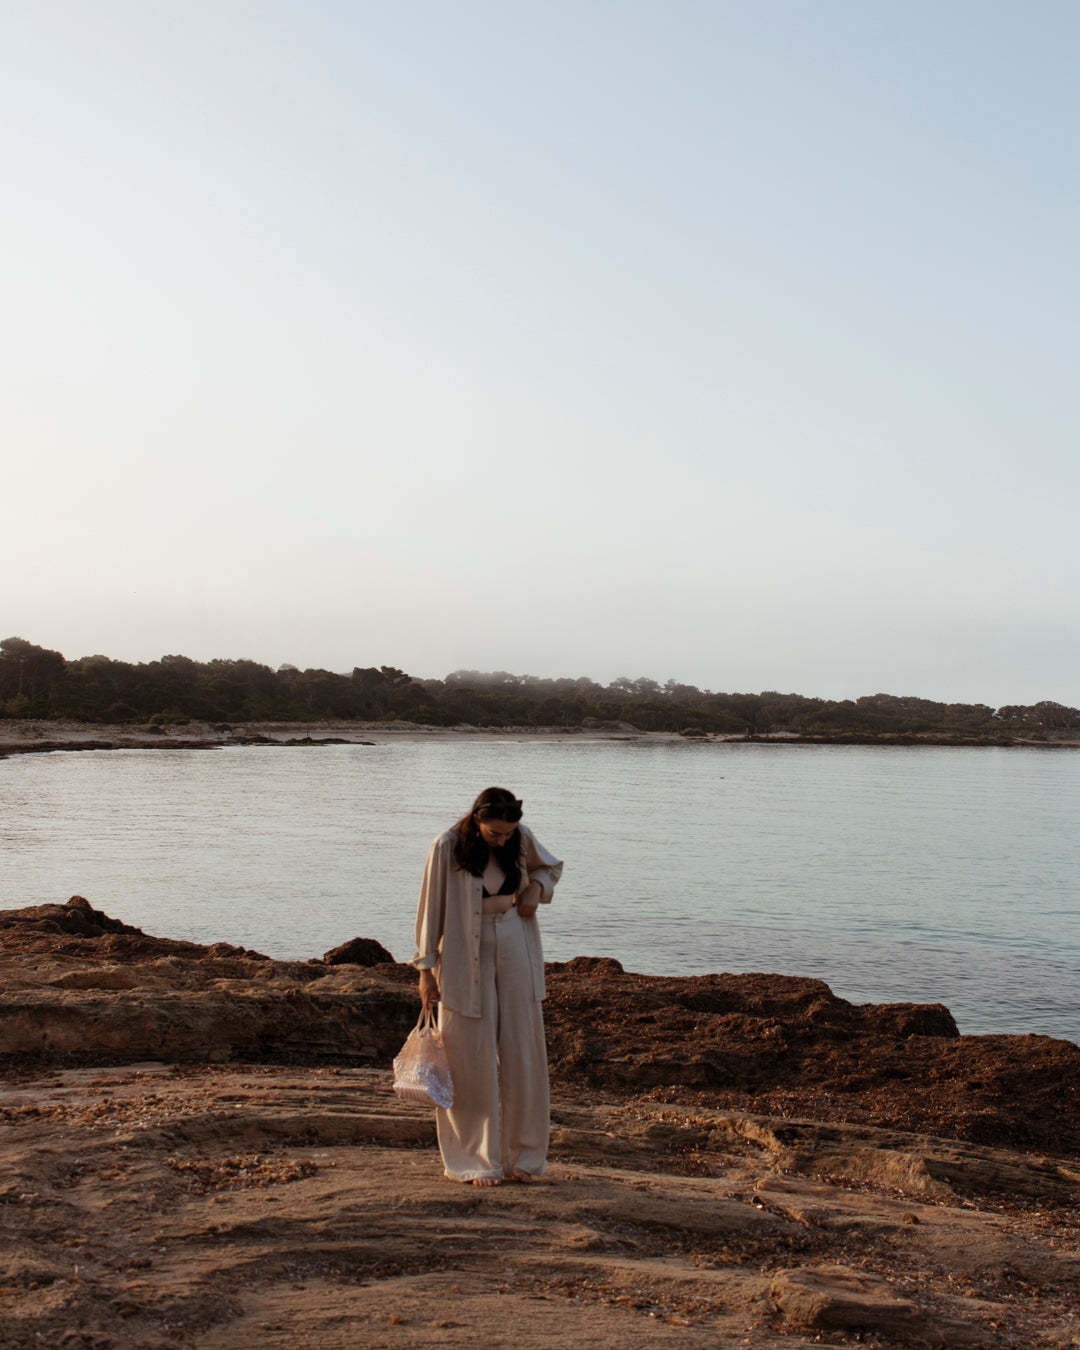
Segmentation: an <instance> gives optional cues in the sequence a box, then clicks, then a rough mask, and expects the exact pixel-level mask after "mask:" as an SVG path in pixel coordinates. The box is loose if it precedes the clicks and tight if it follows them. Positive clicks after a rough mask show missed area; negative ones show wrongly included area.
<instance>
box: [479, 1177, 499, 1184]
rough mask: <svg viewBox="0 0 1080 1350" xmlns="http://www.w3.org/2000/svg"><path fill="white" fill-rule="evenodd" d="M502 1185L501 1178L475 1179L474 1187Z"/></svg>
mask: <svg viewBox="0 0 1080 1350" xmlns="http://www.w3.org/2000/svg"><path fill="white" fill-rule="evenodd" d="M500 1184H501V1182H500V1178H499V1177H473V1185H474V1186H498V1185H500Z"/></svg>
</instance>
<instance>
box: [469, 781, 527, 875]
mask: <svg viewBox="0 0 1080 1350" xmlns="http://www.w3.org/2000/svg"><path fill="white" fill-rule="evenodd" d="M520 819H521V802H520V801H519V800H518V799H517V797H515V796H514V794H513V793H512V792H511V791H509V789H507V788H501V787H489V788H485V789H484V790H483V792H481V794H480V796H479V797H477V799H476V801H474V802H473V804H472V809H471V810H470V812H469V814H468V815H467V816H462V818H461V819H460V820H459V821H458V823H457V824H456V825H455V826H454V832H455V834H456V835H457V839H456V840H455V841H454V861H455V862H456V863H457V865H458V866H459V867H460V868H461V870H462V871H463V872H471V873H472V875H473V876H474V877H479V876H483V874H484V868H485V867H486V866H487V863H488V858H489V857H493V858H494V859H495V861H496V862H497V863H498V864H499V866H500V867H501V868H502V870H503V871H504V872H505V873H506V880H507V881H508V882H509V883H510V888H511V890H513V891H516V890H517V888H518V884H519V883H520V881H521V868H520V866H519V861H518V860H519V858H520V856H521V831H520V830H515V831H514V833H513V834H512V835H511V836H510V838H509V839H508V840H507V841H506V843H505V844H503V845H502V847H501V848H492V847H491V845H490V844H486V843H485V842H484V839H483V837H482V835H481V834H480V830H479V827H478V824H477V822H478V821H481V820H502V821H505V822H506V823H507V824H508V825H516V824H517V823H518V821H519V820H520Z"/></svg>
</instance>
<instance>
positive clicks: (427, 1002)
mask: <svg viewBox="0 0 1080 1350" xmlns="http://www.w3.org/2000/svg"><path fill="white" fill-rule="evenodd" d="M438 1001H439V981H438V980H437V979H436V978H435V972H434V971H433V970H422V971H421V972H420V1006H421V1008H422V1009H423V1011H424V1012H427V1010H428V1009H429V1008H430V1007H431V1005H432V1004H433V1003H438Z"/></svg>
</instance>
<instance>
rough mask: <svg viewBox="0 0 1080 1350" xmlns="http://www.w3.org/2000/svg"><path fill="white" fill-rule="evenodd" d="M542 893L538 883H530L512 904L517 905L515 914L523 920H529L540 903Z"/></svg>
mask: <svg viewBox="0 0 1080 1350" xmlns="http://www.w3.org/2000/svg"><path fill="white" fill-rule="evenodd" d="M542 894H543V892H542V891H541V889H540V883H539V882H538V881H530V882H529V884H528V885H527V886H526V887H525V889H524V890H523V891H522V892H521V893H520V894H519V895H518V898H517V900H516V901H515V902H514V903H515V904H516V905H517V912H518V913H519V914H520V915H521V917H522V918H523V919H531V918H532V916H533V915H534V914H535V913H536V906H537V905H538V904H539V903H540V896H541V895H542Z"/></svg>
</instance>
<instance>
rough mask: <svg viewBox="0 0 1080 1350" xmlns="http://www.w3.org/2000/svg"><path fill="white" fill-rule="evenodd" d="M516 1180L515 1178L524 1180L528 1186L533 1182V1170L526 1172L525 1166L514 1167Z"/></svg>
mask: <svg viewBox="0 0 1080 1350" xmlns="http://www.w3.org/2000/svg"><path fill="white" fill-rule="evenodd" d="M514 1180H515V1181H523V1182H524V1183H525V1185H526V1186H529V1185H531V1184H532V1173H531V1172H526V1171H525V1169H524V1168H523V1167H515V1168H514Z"/></svg>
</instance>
